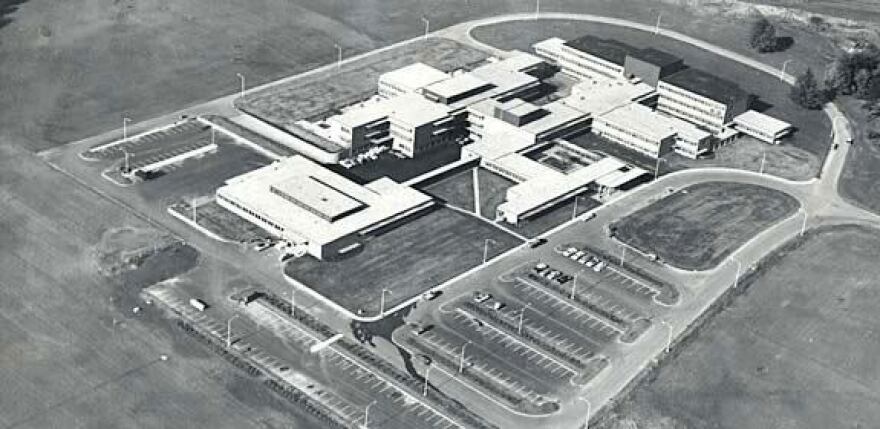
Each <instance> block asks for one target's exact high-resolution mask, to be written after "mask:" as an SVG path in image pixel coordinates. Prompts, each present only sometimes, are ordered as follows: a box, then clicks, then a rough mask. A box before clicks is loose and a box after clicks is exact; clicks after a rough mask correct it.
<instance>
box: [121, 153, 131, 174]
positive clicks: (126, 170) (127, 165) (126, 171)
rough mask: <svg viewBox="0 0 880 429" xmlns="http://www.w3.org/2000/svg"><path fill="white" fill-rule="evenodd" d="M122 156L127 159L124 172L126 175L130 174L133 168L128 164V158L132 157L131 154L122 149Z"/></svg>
mask: <svg viewBox="0 0 880 429" xmlns="http://www.w3.org/2000/svg"><path fill="white" fill-rule="evenodd" d="M122 155H123V156H124V157H125V169H124V170H123V171H124V172H125V173H128V172H129V169H130V168H131V167H130V165H129V163H128V157H129V156H131V154H130V153H128V151H127V150H125V149H122Z"/></svg>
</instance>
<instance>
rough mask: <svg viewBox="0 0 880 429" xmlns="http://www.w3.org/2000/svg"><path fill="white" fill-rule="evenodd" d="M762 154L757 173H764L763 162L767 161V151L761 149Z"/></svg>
mask: <svg viewBox="0 0 880 429" xmlns="http://www.w3.org/2000/svg"><path fill="white" fill-rule="evenodd" d="M763 152H764V154H763V155H761V168H760V170H758V174H762V175H763V174H764V163H765V162H766V161H767V151H766V150H765V151H763Z"/></svg>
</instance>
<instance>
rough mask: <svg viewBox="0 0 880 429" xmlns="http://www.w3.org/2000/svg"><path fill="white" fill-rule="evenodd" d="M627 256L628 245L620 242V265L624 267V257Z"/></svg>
mask: <svg viewBox="0 0 880 429" xmlns="http://www.w3.org/2000/svg"><path fill="white" fill-rule="evenodd" d="M625 257H626V245H625V244H623V243H621V244H620V266H621V267H623V258H625Z"/></svg>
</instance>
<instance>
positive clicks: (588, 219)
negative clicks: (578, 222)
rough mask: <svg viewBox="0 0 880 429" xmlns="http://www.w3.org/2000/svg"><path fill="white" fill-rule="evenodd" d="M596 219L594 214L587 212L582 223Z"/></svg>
mask: <svg viewBox="0 0 880 429" xmlns="http://www.w3.org/2000/svg"><path fill="white" fill-rule="evenodd" d="M595 217H596V212H589V213H587V214H586V216H584V222H587V221H590V220H593V219H594V218H595Z"/></svg>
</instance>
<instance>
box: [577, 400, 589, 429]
mask: <svg viewBox="0 0 880 429" xmlns="http://www.w3.org/2000/svg"><path fill="white" fill-rule="evenodd" d="M578 399H580V400H581V401H584V402H586V403H587V416H586V417H584V429H590V411H591V408H592V404H590V401H589V400H588V399H587V398H585V397H583V396H579V397H578Z"/></svg>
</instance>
